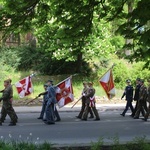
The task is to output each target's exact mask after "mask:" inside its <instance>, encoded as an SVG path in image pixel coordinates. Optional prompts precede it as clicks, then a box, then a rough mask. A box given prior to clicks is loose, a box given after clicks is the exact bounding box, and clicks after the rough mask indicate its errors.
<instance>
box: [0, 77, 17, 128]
mask: <svg viewBox="0 0 150 150" xmlns="http://www.w3.org/2000/svg"><path fill="white" fill-rule="evenodd" d="M4 87H5V89H4V90H3V95H2V97H1V98H0V101H2V100H3V108H4V110H5V112H6V114H8V115H9V117H10V118H11V122H10V124H9V126H15V125H16V122H17V117H16V116H17V115H16V113H15V112H14V109H13V107H12V102H11V101H10V99H11V98H12V91H11V88H10V80H5V81H4Z"/></svg>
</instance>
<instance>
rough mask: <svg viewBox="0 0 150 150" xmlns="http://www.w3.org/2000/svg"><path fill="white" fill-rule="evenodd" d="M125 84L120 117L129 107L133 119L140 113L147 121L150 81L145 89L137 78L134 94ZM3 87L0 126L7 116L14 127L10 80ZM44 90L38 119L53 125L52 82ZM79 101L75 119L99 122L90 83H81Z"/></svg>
mask: <svg viewBox="0 0 150 150" xmlns="http://www.w3.org/2000/svg"><path fill="white" fill-rule="evenodd" d="M126 83H127V86H126V87H125V91H124V93H123V95H122V97H121V99H122V98H123V97H124V96H125V99H126V101H127V103H126V107H125V109H124V111H123V112H122V113H121V114H120V115H122V116H125V114H126V112H127V111H128V109H129V107H130V109H131V111H132V114H131V116H132V117H133V118H134V119H139V116H140V113H141V114H142V115H143V117H144V118H143V120H144V121H147V119H148V116H149V115H150V80H148V83H149V85H148V87H146V86H145V84H144V80H142V79H139V78H137V80H136V87H135V92H134V88H133V86H132V85H131V81H130V80H126ZM4 87H5V88H4V89H3V90H1V91H0V92H1V93H2V97H1V98H0V102H1V101H3V104H2V109H1V117H0V125H2V123H3V122H4V121H5V118H6V116H7V115H8V116H9V117H10V119H11V122H10V124H9V126H15V125H16V123H17V121H18V116H17V115H16V112H15V110H14V109H13V106H12V100H13V88H12V85H11V79H7V80H5V81H4ZM44 90H45V91H44V92H42V93H40V94H39V95H38V97H40V96H41V95H43V105H42V110H41V113H40V116H39V117H38V119H42V120H43V121H44V123H45V124H55V122H56V121H60V120H61V118H60V116H59V113H58V111H57V108H56V103H57V100H56V92H55V90H56V89H55V86H53V81H52V80H48V81H47V83H46V84H44ZM81 100H82V107H81V110H80V112H79V114H78V116H76V117H77V118H79V119H81V120H84V121H86V120H87V119H88V114H90V116H89V118H94V117H95V120H96V121H97V120H100V116H99V113H98V111H97V109H96V101H95V89H94V87H93V83H92V82H83V90H82V93H81ZM133 100H134V101H136V104H135V108H134V107H133V105H132V102H133ZM147 102H148V103H149V106H147Z"/></svg>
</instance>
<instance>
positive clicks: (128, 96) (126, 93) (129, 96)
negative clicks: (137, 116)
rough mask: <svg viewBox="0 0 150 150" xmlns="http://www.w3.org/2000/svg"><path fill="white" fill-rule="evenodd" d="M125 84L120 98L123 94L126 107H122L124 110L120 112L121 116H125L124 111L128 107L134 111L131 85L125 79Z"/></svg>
mask: <svg viewBox="0 0 150 150" xmlns="http://www.w3.org/2000/svg"><path fill="white" fill-rule="evenodd" d="M126 83H127V86H126V87H125V91H124V93H123V95H122V97H121V99H122V98H123V97H124V96H125V97H126V101H127V103H126V107H125V109H124V111H123V112H122V114H120V115H121V116H123V117H124V116H125V114H126V112H127V111H128V109H129V107H130V109H131V111H132V113H133V112H134V109H133V106H132V100H133V87H132V86H131V81H130V80H126Z"/></svg>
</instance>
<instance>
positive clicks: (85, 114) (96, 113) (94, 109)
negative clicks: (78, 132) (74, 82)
mask: <svg viewBox="0 0 150 150" xmlns="http://www.w3.org/2000/svg"><path fill="white" fill-rule="evenodd" d="M90 109H92V111H93V112H94V115H95V116H96V119H98V120H99V119H100V117H99V114H98V111H97V109H96V107H95V105H94V106H93V107H90V106H89V104H86V107H85V111H84V113H83V116H82V119H83V120H87V117H88V113H89V110H90Z"/></svg>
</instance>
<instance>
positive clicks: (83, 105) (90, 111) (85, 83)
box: [76, 82, 94, 119]
mask: <svg viewBox="0 0 150 150" xmlns="http://www.w3.org/2000/svg"><path fill="white" fill-rule="evenodd" d="M87 91H88V85H87V82H83V90H82V93H81V100H82V106H81V110H80V112H79V114H78V116H76V117H77V118H79V119H81V118H82V116H83V113H84V110H85V107H86V104H85V102H86V97H85V95H86V94H87ZM89 113H90V117H89V118H94V115H93V112H92V110H91V108H89Z"/></svg>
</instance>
